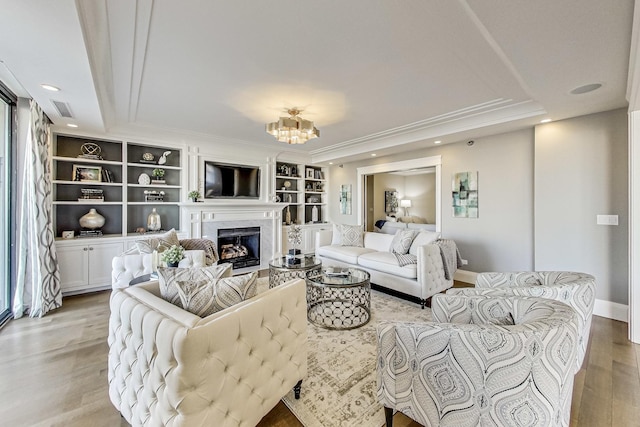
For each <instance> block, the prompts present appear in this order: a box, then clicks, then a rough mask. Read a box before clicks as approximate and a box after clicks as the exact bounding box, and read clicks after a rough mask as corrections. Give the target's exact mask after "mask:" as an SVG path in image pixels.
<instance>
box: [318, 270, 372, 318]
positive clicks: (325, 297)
mask: <svg viewBox="0 0 640 427" xmlns="http://www.w3.org/2000/svg"><path fill="white" fill-rule="evenodd" d="M369 278H370V276H369V273H368V272H366V271H364V270H360V269H357V268H339V267H325V268H322V269H320V270H314V271H309V272H308V273H307V318H308V319H309V321H310V322H312V323H314V324H316V325H318V326H321V327H323V328H327V329H353V328H357V327H360V326H363V325H366V324H367V323H368V322H369V320H371V283H370V280H369Z"/></svg>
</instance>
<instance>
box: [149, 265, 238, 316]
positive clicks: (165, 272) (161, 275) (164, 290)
mask: <svg viewBox="0 0 640 427" xmlns="http://www.w3.org/2000/svg"><path fill="white" fill-rule="evenodd" d="M231 273H232V265H231V264H230V263H224V264H220V265H212V266H210V267H200V268H197V267H192V268H162V267H159V268H158V282H159V285H160V295H162V298H164V299H165V300H167V301H169V302H170V303H171V304H175V305H177V306H180V295H179V293H178V282H180V283H196V282H203V281H204V282H207V283H209V282H215V281H217V280H218V279H220V278H222V277H225V276H226V277H229V276H231Z"/></svg>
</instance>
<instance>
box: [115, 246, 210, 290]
mask: <svg viewBox="0 0 640 427" xmlns="http://www.w3.org/2000/svg"><path fill="white" fill-rule="evenodd" d="M205 265H206V262H205V252H204V251H202V250H192V251H184V259H183V260H181V261H180V263H178V267H180V268H189V267H204V266H205ZM153 271H154V265H153V259H152V254H128V255H120V256H117V257H114V258H113V259H112V260H111V287H112V288H113V289H119V288H126V287H127V286H129V282H131V280H133V279H135V278H136V277H140V276H142V275H145V274H150V273H152V272H153Z"/></svg>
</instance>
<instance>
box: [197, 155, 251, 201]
mask: <svg viewBox="0 0 640 427" xmlns="http://www.w3.org/2000/svg"><path fill="white" fill-rule="evenodd" d="M204 197H205V199H235V198H243V199H259V198H260V168H259V167H257V166H246V165H233V164H227V163H217V162H207V161H205V162H204Z"/></svg>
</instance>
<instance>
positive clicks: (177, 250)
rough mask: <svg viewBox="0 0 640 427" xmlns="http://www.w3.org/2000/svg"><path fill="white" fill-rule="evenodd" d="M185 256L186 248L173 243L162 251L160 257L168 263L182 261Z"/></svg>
mask: <svg viewBox="0 0 640 427" xmlns="http://www.w3.org/2000/svg"><path fill="white" fill-rule="evenodd" d="M183 258H184V248H183V247H182V246H178V245H173V246H171V247H170V248H169V249H167V250H166V251H164V252H162V254H161V255H160V259H161V260H162V261H164V262H166V263H167V264H173V263H176V262H180V260H182V259H183Z"/></svg>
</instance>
